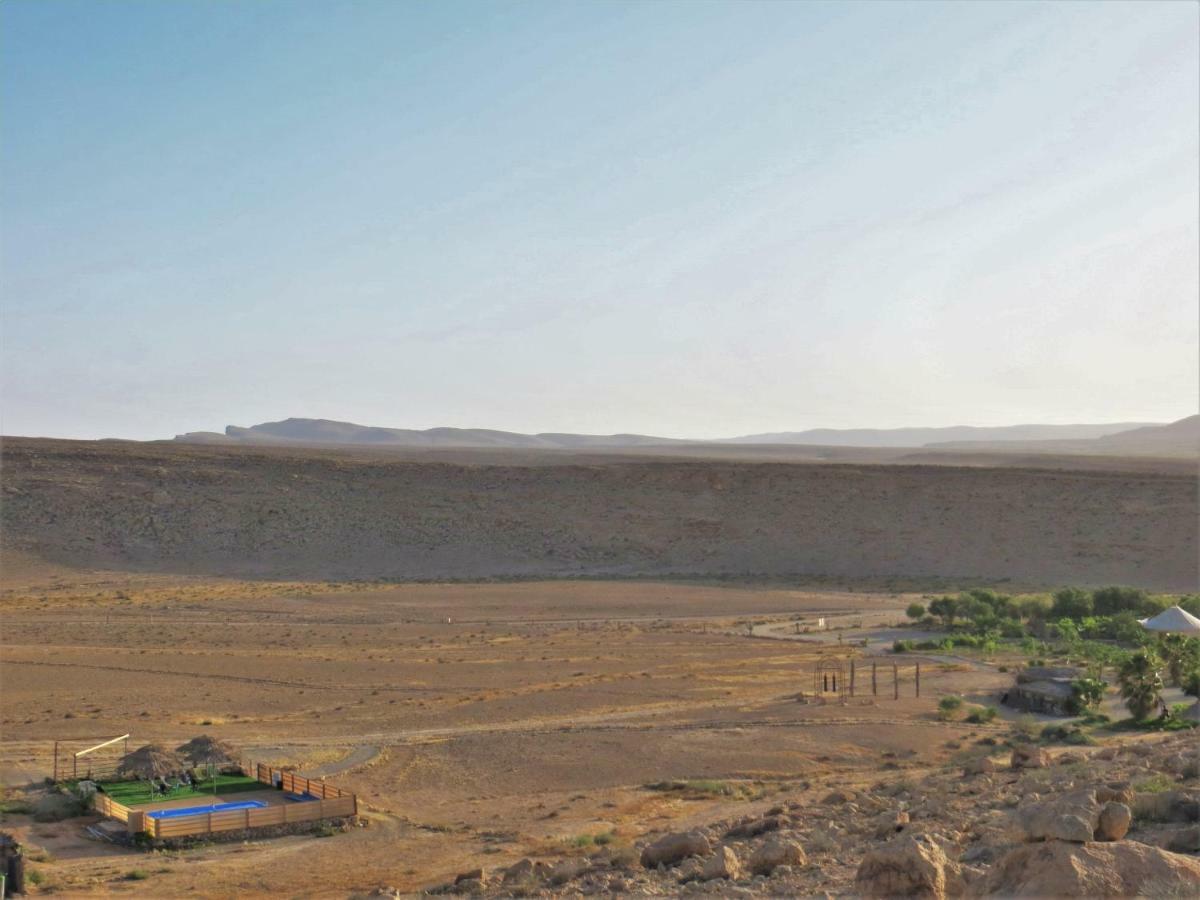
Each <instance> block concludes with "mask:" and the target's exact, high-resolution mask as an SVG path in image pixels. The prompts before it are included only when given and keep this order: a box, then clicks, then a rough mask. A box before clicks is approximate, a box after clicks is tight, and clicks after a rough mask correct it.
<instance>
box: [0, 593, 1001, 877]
mask: <svg viewBox="0 0 1200 900" xmlns="http://www.w3.org/2000/svg"><path fill="white" fill-rule="evenodd" d="M44 574H45V573H43V575H44ZM54 578H56V579H58V580H46V579H45V578H44V577H43V578H42V579H41V580H40V581H38V579H36V578H34V579H32V582H29V583H26V584H25V585H24V586H14V585H9V586H8V587H7V589H6V590H5V592H4V594H3V595H2V599H3V604H4V606H3V609H4V617H3V627H4V653H3V658H2V660H0V676H2V677H3V685H4V691H3V696H2V697H0V729H2V732H3V740H2V741H0V777H2V778H3V781H4V782H5V784H6V785H9V786H14V785H15V786H17V787H20V786H21V785H22V784H26V783H29V782H32V781H33V780H35V779H37V778H40V777H42V776H43V775H44V774H46V772H47V771H48V765H49V753H50V750H51V742H52V741H53V740H54V739H67V738H90V737H96V736H110V735H116V734H121V733H124V732H126V731H129V732H132V733H133V735H134V740H133V743H135V744H139V743H141V742H144V741H151V740H158V741H163V742H165V743H168V744H178V743H182V742H183V741H184V740H186V739H188V738H190V737H192V736H194V735H196V734H198V733H210V734H214V735H216V736H218V737H221V738H224V739H227V740H229V741H231V742H232V743H234V744H235V745H236V746H238V747H239V748H241V750H242V751H243V752H244V754H245V755H246V756H247V757H248V758H250V759H253V760H256V761H262V762H270V763H289V764H295V765H298V766H299V767H300V768H301V770H302V771H305V772H307V773H309V774H311V775H315V776H319V775H326V776H328V777H329V779H330V780H331V781H332V782H333V783H335V784H337V785H339V786H342V787H346V788H348V789H351V790H354V791H356V792H357V793H358V794H359V795H360V798H361V800H362V802H363V805H364V808H365V809H366V816H365V818H366V821H367V823H368V826H367V827H365V828H361V829H355V830H353V831H351V832H349V833H345V834H338V835H336V836H334V837H332V838H326V839H319V838H315V837H308V836H298V837H288V838H282V839H276V840H270V841H261V842H252V843H250V844H246V845H242V844H237V845H214V846H210V847H206V848H200V849H195V850H189V851H182V852H178V853H169V854H157V855H154V856H152V857H147V856H146V855H144V854H138V853H134V852H132V851H118V850H115V849H114V848H112V847H111V846H110V845H105V844H100V843H96V842H92V841H88V840H85V839H83V838H81V827H80V824H79V823H78V822H77V821H68V822H62V823H57V824H52V825H33V824H30V823H29V822H28V820H27V819H26V818H25V817H23V816H16V815H9V816H7V817H6V818H7V819H8V820H9V821H8V822H7V823H6V824H5V827H12V826H16V827H17V829H18V832H19V834H21V835H22V836H23V837H25V838H26V839H27V840H29V841H30V842H31V843H32V844H34V845H36V846H39V847H43V848H44V849H45V850H46V851H47V852H48V853H49V854H50V855H51V856H50V860H49V861H46V862H40V863H37V862H35V863H32V865H33V867H34V868H36V869H39V870H42V871H43V873H44V875H45V877H46V879H47V880H46V882H45V883H44V885H45V886H49V885H53V886H54V888H55V889H56V890H58V891H63V892H67V893H71V892H75V893H92V894H94V893H109V892H111V893H121V892H129V893H137V894H140V895H144V896H159V897H164V896H182V895H189V896H229V895H232V894H238V895H240V896H247V895H266V894H274V895H279V894H283V895H292V896H305V895H322V896H324V895H333V896H345V895H347V894H348V893H350V892H352V891H354V890H361V891H366V890H369V889H371V888H373V887H375V886H377V885H380V884H390V885H394V886H397V887H400V888H404V889H417V888H420V887H424V886H428V885H431V884H434V883H437V882H438V881H441V880H444V879H445V878H447V877H452V876H453V875H454V874H455V873H456V872H459V871H463V870H465V869H468V868H470V867H472V866H474V865H498V864H503V863H506V862H511V861H513V860H515V859H518V858H520V857H521V856H522V855H525V854H528V853H534V852H536V853H540V854H545V853H548V852H549V853H552V854H562V855H569V854H575V853H582V852H584V851H583V850H582V849H579V848H577V847H575V846H574V845H575V843H576V842H577V839H578V838H579V837H580V836H581V835H588V834H599V833H608V832H613V833H614V837H613V840H614V841H616V842H618V843H620V842H629V841H632V840H633V839H635V838H636V837H637V836H639V835H640V834H642V833H644V832H646V831H648V830H651V829H660V828H663V827H665V825H667V824H681V825H682V824H686V823H688V822H690V821H701V820H704V819H711V818H712V817H713V816H714V815H720V814H723V813H724V810H726V809H732V810H733V811H734V812H735V813H736V812H741V811H751V810H753V809H756V808H758V807H763V808H765V807H766V806H768V805H769V804H770V802H771V798H772V797H773V796H777V795H779V794H780V793H781V792H784V791H786V792H788V794H789V796H794V795H797V794H801V795H802V794H803V793H804V792H805V791H806V790H808V791H812V792H814V793H815V792H817V791H820V790H821V789H827V788H828V786H829V785H830V784H833V783H836V784H848V783H854V782H855V781H856V780H866V779H871V778H877V777H878V774H879V769H880V766H881V765H883V764H884V763H887V764H888V765H890V766H892V767H897V768H912V769H914V770H915V769H920V768H921V767H924V766H928V765H930V764H932V763H934V762H936V761H938V760H941V759H944V758H946V756H947V755H948V754H949V753H950V752H951V750H950V749H948V748H947V745H948V744H950V743H953V742H954V740H955V739H956V738H962V737H964V736H965V735H966V734H969V733H971V732H975V733H976V734H980V733H986V732H987V731H988V727H987V726H982V727H980V726H967V725H963V724H957V723H943V722H939V721H937V719H936V717H935V715H934V709H935V707H936V703H937V699H938V697H939V696H940V695H942V694H944V693H950V692H953V693H972V694H978V695H980V696H985V695H987V694H988V692H989V691H995V690H997V689H999V687H1000V686H1001V685H1003V684H1004V683H1005V680H1006V679H1005V676H1003V675H1000V674H999V673H997V672H996V671H995V670H994V669H991V668H989V667H986V666H978V665H965V664H956V663H941V664H939V663H938V662H936V661H933V660H927V662H926V666H925V668H924V669H923V672H922V687H923V691H922V696H921V697H920V698H919V699H918V698H916V697H914V696H913V687H912V683H911V678H910V676H909V674H908V673H906V672H905V671H904V670H902V679H901V693H902V698H901V699H900V700H899V701H895V700H892V699H891V684H890V680H888V681H886V683H883V684H881V691H880V696H879V697H877V698H872V697H870V696H858V697H856V698H855V699H854V700H852V701H849V702H848V703H846V704H844V705H843V704H838V703H835V702H830V703H827V704H823V705H822V704H814V703H804V702H798V701H797V699H796V697H797V694H798V693H809V694H811V692H812V690H813V676H812V666H813V663H814V662H815V660H816V659H817V658H818V657H820V656H821V655H828V654H833V655H837V656H840V657H843V658H849V657H850V656H862V655H864V654H866V653H872V652H874V650H872V649H870V648H868V649H866V650H864V649H863V648H862V647H861V646H854V645H853V644H854V643H855V639H856V635H857V632H855V631H848V632H846V634H845V636H846V638H847V640H846V641H845V643H843V644H837V643H813V642H807V641H791V640H788V641H781V640H766V639H762V638H761V637H751V636H748V635H749V634H750V632H751V631H752V630H754V629H755V628H756V627H758V628H762V627H767V628H776V629H780V630H782V631H786V630H787V629H788V628H791V629H793V630H794V628H795V624H796V622H797V621H799V622H800V623H802V625H803V624H804V623H815V621H816V619H817V618H818V617H826V618H828V619H829V620H831V621H844V622H845V624H848V625H854V624H855V623H856V622H857V621H858V620H862V621H863V622H864V623H865V624H864V631H863V633H867V632H868V631H869V630H870V629H871V628H876V629H877V628H879V627H881V626H884V625H886V624H888V623H889V622H899V621H901V620H902V619H903V613H902V610H903V608H904V606H905V605H906V604H907V603H908V602H909V601H910V600H911V599H913V597H914V596H916V595H910V594H906V593H903V592H896V593H892V592H887V591H872V590H866V589H860V590H857V591H854V592H850V591H846V590H826V589H819V588H818V589H813V588H811V587H809V588H807V589H804V588H802V587H782V586H779V585H764V586H758V587H754V586H744V585H743V586H722V585H705V584H694V583H662V582H587V581H567V582H535V583H505V584H451V585H395V586H384V587H380V586H371V587H362V586H358V587H355V586H353V585H314V586H305V585H303V584H298V583H287V584H274V583H268V582H258V583H239V582H232V581H211V582H205V581H203V580H196V579H186V580H174V581H173V580H171V579H168V578H161V577H160V578H157V579H147V578H131V579H128V580H127V581H126V582H125V586H124V587H120V588H118V587H116V586H115V585H114V581H118V582H119V578H117V577H116V576H112V575H111V574H105V573H93V574H92V575H91V576H86V577H79V578H76V579H74V580H73V579H71V578H68V577H67V576H65V575H63V574H62V573H59V574H57V575H55V576H54ZM33 582H36V585H35V584H34V583H33ZM890 662H891V660H888V664H887V665H888V669H889V675H888V678H889V679H890ZM905 662H906V663H909V664H911V660H905ZM882 680H883V679H882V676H881V681H882ZM668 779H711V780H715V781H718V782H721V783H724V784H725V785H727V786H728V787H729V790H730V791H731V793H730V794H711V793H697V794H689V795H686V796H684V795H680V794H679V793H677V792H675V793H671V792H662V791H656V790H652V789H649V788H647V787H646V785H649V784H653V783H654V782H659V781H663V780H668ZM134 869H139V870H145V871H147V872H148V874H149V876H150V877H149V878H147V879H146V880H142V881H129V880H125V875H126V874H127V873H128V872H129V871H131V870H134Z"/></svg>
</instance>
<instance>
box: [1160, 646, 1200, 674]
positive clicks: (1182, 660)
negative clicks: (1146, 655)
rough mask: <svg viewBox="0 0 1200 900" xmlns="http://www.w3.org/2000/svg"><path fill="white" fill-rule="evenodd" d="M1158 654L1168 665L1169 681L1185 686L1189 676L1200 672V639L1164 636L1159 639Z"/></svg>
mask: <svg viewBox="0 0 1200 900" xmlns="http://www.w3.org/2000/svg"><path fill="white" fill-rule="evenodd" d="M1158 652H1159V653H1160V654H1162V658H1163V661H1164V662H1165V663H1166V664H1167V679H1168V681H1169V683H1171V684H1174V685H1180V686H1182V685H1183V682H1184V680H1185V679H1186V678H1187V676H1188V675H1189V674H1190V673H1191V672H1193V671H1197V670H1200V639H1198V638H1190V637H1188V636H1187V635H1183V634H1164V635H1162V636H1161V637H1160V638H1159V639H1158Z"/></svg>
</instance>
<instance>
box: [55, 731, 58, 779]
mask: <svg viewBox="0 0 1200 900" xmlns="http://www.w3.org/2000/svg"><path fill="white" fill-rule="evenodd" d="M54 780H55V781H58V741H55V742H54Z"/></svg>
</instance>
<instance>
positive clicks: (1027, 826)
mask: <svg viewBox="0 0 1200 900" xmlns="http://www.w3.org/2000/svg"><path fill="white" fill-rule="evenodd" d="M1099 822H1100V806H1099V804H1098V803H1096V795H1095V793H1094V792H1092V791H1084V792H1079V793H1075V794H1068V795H1066V796H1064V797H1059V798H1056V799H1054V800H1050V801H1047V802H1045V803H1035V804H1031V805H1029V806H1024V807H1021V808H1020V809H1018V810H1017V812H1016V825H1017V830H1018V832H1019V834H1020V838H1021V840H1023V841H1046V840H1055V841H1075V842H1077V843H1083V842H1085V841H1090V840H1092V839H1093V837H1094V835H1095V833H1096V827H1097V826H1098V825H1099Z"/></svg>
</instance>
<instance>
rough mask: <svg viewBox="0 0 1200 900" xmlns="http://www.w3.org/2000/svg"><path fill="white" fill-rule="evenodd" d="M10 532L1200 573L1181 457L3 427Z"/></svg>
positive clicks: (407, 557)
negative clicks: (1044, 458) (43, 432)
mask: <svg viewBox="0 0 1200 900" xmlns="http://www.w3.org/2000/svg"><path fill="white" fill-rule="evenodd" d="M2 477H3V491H4V493H3V505H2V507H0V512H2V515H3V537H4V541H5V544H6V546H7V547H9V548H16V549H19V550H22V551H29V552H32V553H34V554H36V555H38V556H40V557H43V558H45V559H48V560H52V561H56V562H62V563H66V564H69V565H84V566H100V567H113V568H125V569H134V570H147V571H172V572H183V573H201V574H219V575H225V574H230V575H249V576H255V575H270V576H281V577H289V578H294V577H315V578H441V577H460V578H473V577H488V576H535V577H536V576H552V575H584V574H586V575H632V574H638V575H667V574H699V575H728V574H733V575H742V574H752V575H796V574H804V575H837V576H865V577H880V576H882V577H889V576H950V577H960V576H967V577H982V578H989V579H1003V578H1014V579H1021V580H1026V581H1036V582H1041V583H1048V584H1060V583H1068V582H1073V583H1079V584H1099V583H1114V582H1115V583H1125V584H1134V585H1139V586H1144V587H1150V588H1161V589H1182V590H1191V589H1194V588H1195V586H1196V580H1197V572H1196V565H1195V561H1196V558H1197V548H1198V538H1197V531H1198V525H1197V521H1198V519H1200V516H1198V506H1197V485H1196V481H1195V479H1194V478H1193V477H1191V476H1190V475H1184V474H1169V473H1131V472H1108V471H1070V470H1062V469H1058V470H1036V469H1018V468H1006V469H988V468H954V467H949V466H942V467H923V466H903V465H878V466H875V465H849V464H843V465H821V464H775V463H742V462H721V461H694V462H686V461H678V460H661V459H647V460H641V461H631V460H628V459H625V460H615V461H613V462H605V463H592V464H588V465H582V464H572V463H570V462H564V461H563V460H562V459H556V460H555V464H552V465H551V464H545V465H542V464H531V465H499V464H497V465H487V464H472V465H464V464H451V463H439V462H427V461H412V460H400V459H396V458H394V457H390V458H389V457H385V456H371V455H367V454H350V453H342V452H337V451H311V450H279V449H262V450H247V449H240V448H233V449H231V448H222V447H196V446H187V445H171V444H127V443H115V442H67V441H39V440H28V439H7V440H6V441H5V444H4V459H3V469H2Z"/></svg>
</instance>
